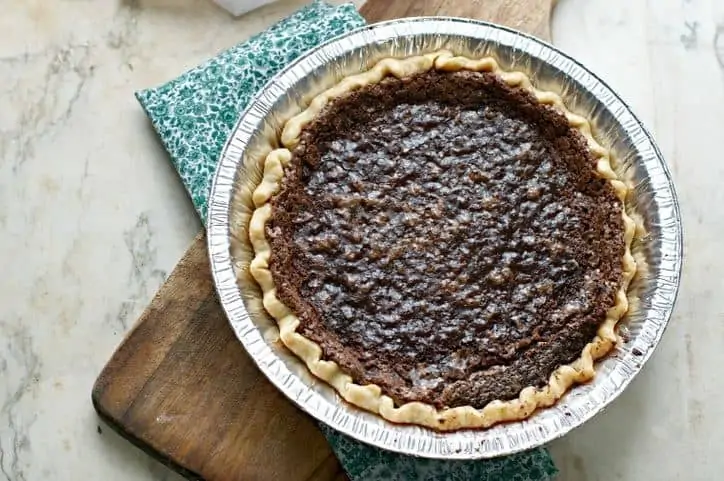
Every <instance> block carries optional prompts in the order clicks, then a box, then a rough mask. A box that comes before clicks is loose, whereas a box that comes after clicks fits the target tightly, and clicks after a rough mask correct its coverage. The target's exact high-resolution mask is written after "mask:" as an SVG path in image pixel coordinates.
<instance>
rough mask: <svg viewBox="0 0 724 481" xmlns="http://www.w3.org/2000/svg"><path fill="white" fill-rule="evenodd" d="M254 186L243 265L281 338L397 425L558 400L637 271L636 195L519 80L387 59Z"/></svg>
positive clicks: (285, 138)
mask: <svg viewBox="0 0 724 481" xmlns="http://www.w3.org/2000/svg"><path fill="white" fill-rule="evenodd" d="M281 143H282V145H283V146H284V148H280V149H276V150H274V151H272V152H271V153H270V154H269V155H268V156H267V157H266V159H265V160H264V162H263V166H264V173H263V178H262V180H261V183H260V184H259V185H258V187H257V188H256V190H255V191H254V192H253V196H252V200H253V204H254V208H255V210H254V211H253V214H252V217H251V221H250V224H249V238H250V241H251V244H252V247H253V250H254V259H253V260H252V262H251V264H250V271H251V274H252V276H253V277H254V279H255V280H256V282H257V283H258V284H259V286H260V287H261V290H262V292H263V303H264V307H265V309H266V310H267V311H268V313H269V314H270V315H271V316H272V317H273V318H274V319H275V320H276V322H277V323H278V325H279V329H280V338H281V340H282V342H283V343H284V344H285V345H286V347H288V348H289V349H290V350H291V351H292V352H294V353H295V354H296V355H297V356H298V357H299V358H301V359H302V360H303V361H304V362H305V363H306V365H307V367H308V368H309V370H310V371H311V372H312V373H313V374H314V375H315V376H316V377H318V378H321V379H323V380H324V381H326V382H327V383H329V384H331V385H332V386H333V387H334V388H335V389H336V390H337V392H338V393H339V394H340V395H341V396H342V397H343V398H344V399H345V400H346V401H347V402H349V403H352V404H354V405H356V406H359V407H361V408H363V409H366V410H368V411H371V412H374V413H377V414H379V415H380V416H382V417H384V418H385V419H387V420H389V421H392V422H395V423H409V424H417V425H422V426H426V427H429V428H433V429H436V430H442V431H444V430H456V429H465V428H486V427H489V426H492V425H493V424H495V423H498V422H503V421H514V420H520V419H524V418H526V417H528V416H530V415H531V414H532V413H533V412H534V411H535V410H536V409H538V408H541V407H546V406H551V405H553V404H554V403H555V402H556V401H557V400H558V399H559V398H560V397H561V396H562V395H563V394H564V393H565V392H566V390H567V389H568V388H570V387H571V386H572V385H574V384H575V383H580V382H585V381H587V380H590V379H591V378H592V377H593V376H594V361H595V360H596V359H598V358H600V357H602V356H604V355H605V354H606V353H607V352H609V351H610V350H611V349H612V348H613V346H614V345H615V343H616V339H617V337H616V334H615V326H616V323H617V322H618V321H619V319H620V318H621V317H622V316H623V314H624V313H625V312H626V310H627V309H628V300H627V296H626V292H627V289H628V286H629V283H630V281H631V279H632V277H633V275H634V273H635V271H636V263H635V262H634V259H633V257H632V256H631V252H630V245H631V240H632V237H633V234H634V230H635V225H634V222H633V221H632V220H631V219H630V218H629V217H628V216H627V214H626V210H625V208H624V199H625V197H626V194H627V187H626V184H625V183H624V182H623V181H622V180H620V179H619V178H618V177H617V174H616V173H615V172H614V171H613V169H612V168H611V163H610V156H609V152H608V151H607V149H605V148H604V147H602V146H601V145H599V144H598V143H597V142H596V141H595V140H594V138H593V137H592V135H591V127H590V124H589V122H588V121H587V120H586V119H585V118H583V117H580V116H578V115H575V114H573V113H571V112H570V111H568V110H567V109H566V107H565V106H564V105H563V103H562V101H561V98H560V97H559V96H558V95H557V94H555V93H552V92H546V91H541V90H538V89H536V88H535V87H533V86H532V85H531V82H530V79H529V78H528V77H527V76H526V75H525V74H523V73H521V72H512V71H504V70H502V69H501V68H500V67H499V66H498V64H497V63H496V61H495V60H494V59H492V58H483V59H478V60H473V59H469V58H466V57H458V56H453V55H452V54H451V53H449V52H436V53H433V54H428V55H424V56H417V57H409V58H406V59H401V60H400V59H385V60H382V61H380V62H379V63H377V64H376V65H375V66H374V67H373V68H372V69H370V70H368V71H366V72H363V73H360V74H358V75H354V76H350V77H347V78H345V79H344V80H342V81H341V82H340V83H338V84H337V85H335V86H334V87H332V88H330V89H329V90H327V91H325V92H323V93H321V94H320V95H318V96H317V97H315V98H314V99H313V100H312V102H311V104H310V105H309V107H308V108H307V109H306V110H304V111H303V112H301V113H300V114H298V115H297V116H295V117H293V118H292V119H291V120H289V121H288V122H287V123H286V124H285V126H284V129H283V132H282V134H281Z"/></svg>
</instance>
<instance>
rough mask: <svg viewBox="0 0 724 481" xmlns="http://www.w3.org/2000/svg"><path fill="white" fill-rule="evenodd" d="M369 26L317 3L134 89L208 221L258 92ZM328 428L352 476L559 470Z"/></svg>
mask: <svg viewBox="0 0 724 481" xmlns="http://www.w3.org/2000/svg"><path fill="white" fill-rule="evenodd" d="M364 23H365V22H364V19H363V18H362V17H360V15H359V14H358V13H357V11H356V10H355V9H354V7H353V6H352V5H342V6H338V7H335V6H330V5H328V4H326V3H323V2H321V1H316V2H314V3H312V4H311V5H309V6H307V7H305V8H303V9H301V10H299V11H297V12H296V13H294V14H293V15H291V16H290V17H288V18H286V19H284V20H282V21H280V22H279V23H277V24H276V25H274V26H272V27H271V28H269V29H268V30H266V31H264V32H262V33H260V34H258V35H256V36H254V37H252V38H251V39H249V40H247V41H246V42H244V43H241V44H239V45H236V46H235V47H232V48H230V49H229V50H227V51H225V52H222V53H221V54H219V55H218V56H217V57H215V58H213V59H211V60H209V61H207V62H206V63H204V64H203V65H200V66H198V67H196V68H194V69H192V70H190V71H188V72H186V73H185V74H183V75H181V76H180V77H178V78H177V79H175V80H172V81H170V82H168V83H166V84H164V85H161V86H159V87H156V88H151V89H147V90H142V91H140V92H137V93H136V98H137V99H138V101H139V102H140V103H141V105H142V106H143V108H144V109H145V111H146V113H147V115H148V117H149V118H150V119H151V123H152V124H153V127H154V129H155V130H156V132H157V133H158V135H159V137H160V138H161V141H162V143H163V145H164V146H165V147H166V150H167V151H168V153H169V154H170V158H171V162H172V163H173V165H174V166H175V167H176V170H178V173H179V176H180V177H181V180H182V181H183V183H184V185H185V186H186V189H187V190H188V193H189V195H190V196H191V199H192V201H193V204H194V206H195V207H196V210H197V211H198V213H199V216H201V219H202V220H203V221H204V223H205V222H206V212H207V202H208V195H209V187H210V184H211V180H212V177H213V174H214V171H215V169H216V164H217V162H218V159H219V156H220V154H221V150H222V148H223V146H224V143H225V141H226V139H227V137H228V136H229V135H230V133H231V131H232V129H233V127H234V125H235V123H236V121H237V118H238V116H239V114H240V113H241V112H242V111H243V110H244V108H245V107H246V105H247V103H248V102H249V100H250V99H251V98H252V96H253V95H254V94H255V93H256V92H257V91H258V90H259V89H260V88H261V87H262V86H263V85H264V84H265V83H266V81H267V80H268V79H269V78H270V77H272V76H273V75H274V74H275V73H277V72H278V71H279V70H281V69H282V68H283V67H284V66H285V65H287V64H289V63H290V62H291V61H293V60H294V59H296V58H297V57H298V56H300V55H301V54H302V53H304V52H306V51H307V50H309V49H311V48H313V47H314V46H316V45H318V44H320V43H322V42H324V41H326V40H329V39H331V38H334V37H336V36H338V35H340V34H342V33H345V32H347V31H349V30H352V29H355V28H357V27H360V26H362V25H364ZM322 428H323V431H324V433H325V435H326V436H327V438H328V440H329V442H330V444H331V446H332V448H333V450H334V452H335V454H336V455H337V457H338V458H339V460H340V462H341V463H342V466H343V467H344V468H345V470H346V471H347V473H348V474H349V476H350V478H351V479H352V480H353V481H383V480H384V481H414V480H421V481H438V480H440V481H443V480H444V481H473V480H475V481H547V480H550V479H552V478H553V476H554V475H555V474H556V472H557V470H556V468H555V466H554V464H553V461H552V460H551V458H550V456H549V455H548V452H547V451H546V450H545V449H543V448H541V449H534V450H532V451H528V452H525V453H521V454H517V455H513V456H508V457H504V458H497V459H492V460H483V461H436V460H428V459H420V458H414V457H410V456H403V455H399V454H395V453H390V452H387V451H384V450H381V449H377V448H374V447H372V446H368V445H366V444H362V443H359V442H357V441H355V440H353V439H350V438H348V437H346V436H344V435H342V434H339V433H337V432H335V431H334V430H332V429H329V428H328V427H325V426H323V427H322Z"/></svg>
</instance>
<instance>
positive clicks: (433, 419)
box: [249, 51, 636, 431]
mask: <svg viewBox="0 0 724 481" xmlns="http://www.w3.org/2000/svg"><path fill="white" fill-rule="evenodd" d="M433 68H434V69H437V70H441V71H458V70H472V71H482V72H492V73H495V74H496V75H498V76H499V77H500V78H501V79H502V80H503V81H504V82H505V83H506V84H508V85H510V86H516V87H520V88H523V89H525V90H527V91H529V92H530V93H531V94H533V95H534V96H535V98H536V99H537V100H538V102H540V103H541V104H545V105H551V106H553V107H555V108H557V109H558V110H559V111H560V112H561V113H563V114H564V115H565V116H566V118H567V120H568V122H569V124H570V125H571V126H572V127H574V128H576V129H577V130H578V131H579V132H580V133H581V134H582V135H583V136H584V137H585V138H586V139H587V141H588V145H589V148H590V149H591V152H592V154H593V155H594V156H595V157H596V158H598V162H597V169H596V170H597V173H598V175H600V176H601V177H602V178H605V179H607V180H609V182H610V183H611V186H612V187H613V188H614V190H615V192H616V194H617V196H618V198H619V199H620V200H621V202H622V205H623V203H624V200H625V198H626V195H627V193H628V188H627V186H626V184H625V183H624V182H623V181H622V180H621V179H619V177H618V176H617V174H616V173H615V172H614V170H613V169H612V168H611V159H610V155H609V152H608V150H607V149H605V148H604V147H602V146H601V145H600V144H599V143H598V142H596V140H595V139H594V138H593V136H592V134H591V126H590V124H589V122H588V120H587V119H585V118H583V117H581V116H579V115H576V114H574V113H572V112H570V111H569V110H568V109H567V108H566V107H565V105H564V104H563V101H562V100H561V98H560V96H559V95H557V94H555V93H553V92H547V91H541V90H538V89H536V88H535V87H533V86H532V85H531V82H530V79H529V78H528V76H527V75H525V74H524V73H522V72H513V71H504V70H502V69H500V67H499V66H498V64H497V62H496V61H495V60H494V59H493V58H490V57H487V58H483V59H478V60H473V59H469V58H467V57H456V56H453V55H452V54H451V53H450V52H447V51H440V52H435V53H432V54H427V55H422V56H416V57H409V58H406V59H401V60H398V59H385V60H382V61H380V62H379V63H377V64H376V65H375V66H374V67H373V68H372V69H370V70H368V71H366V72H363V73H361V74H358V75H354V76H350V77H347V78H345V79H344V80H342V81H341V82H340V83H338V84H337V85H335V86H333V87H332V88H330V89H328V90H326V91H324V92H322V93H321V94H319V95H318V96H316V97H315V98H314V99H313V100H312V102H311V104H310V105H309V107H308V108H307V109H306V110H304V111H303V112H301V113H300V114H298V115H296V116H295V117H293V118H292V119H291V120H289V121H288V122H287V123H286V124H285V126H284V129H283V132H282V135H281V141H282V144H283V145H284V147H285V148H281V149H276V150H273V151H272V152H271V153H269V154H268V155H267V157H266V159H265V161H264V163H263V166H264V169H263V170H264V173H263V178H262V180H261V182H260V184H259V185H258V187H257V188H256V190H255V191H254V193H253V196H252V201H253V204H254V207H255V210H254V212H253V214H252V217H251V221H250V223H249V240H250V242H251V244H252V247H253V249H254V253H255V256H254V259H253V260H252V262H251V264H250V266H249V270H250V272H251V274H252V276H253V277H254V279H255V280H256V282H257V283H258V284H259V286H260V287H261V290H262V292H263V304H264V307H265V309H266V310H267V312H269V314H271V316H272V317H273V318H274V319H275V320H276V321H277V324H278V325H279V331H280V338H281V340H282V342H283V343H284V345H285V346H286V347H287V348H289V349H290V350H291V351H292V352H294V353H295V354H296V355H297V356H298V357H299V358H301V359H302V360H303V361H304V362H305V363H306V365H307V367H308V368H309V370H310V371H311V372H312V373H313V374H314V375H315V376H317V377H318V378H321V379H323V380H325V381H326V382H328V383H329V384H331V385H332V386H333V387H334V388H335V389H336V390H337V392H338V393H339V394H340V395H341V396H342V398H344V399H345V400H346V401H347V402H349V403H352V404H354V405H356V406H359V407H361V408H363V409H366V410H368V411H372V412H374V413H378V414H379V415H380V416H382V417H383V418H385V419H387V420H389V421H392V422H396V423H406V424H418V425H422V426H426V427H430V428H433V429H437V430H441V431H447V430H456V429H466V428H487V427H489V426H492V425H493V424H496V423H499V422H503V421H515V420H521V419H525V418H526V417H528V416H530V415H531V414H532V413H533V412H534V411H535V410H536V409H538V408H540V407H547V406H551V405H553V404H554V403H555V402H556V401H557V400H558V399H560V397H561V396H562V395H563V394H564V393H565V392H566V391H567V390H568V389H569V388H570V387H571V386H572V385H574V384H576V383H581V382H586V381H588V380H590V379H591V378H593V376H594V374H595V372H594V361H595V360H596V359H599V358H601V357H602V356H604V355H605V354H607V353H608V352H609V351H610V350H611V349H612V348H613V346H614V345H615V344H616V341H617V336H616V333H615V327H616V324H617V323H618V321H619V320H620V319H621V317H622V316H623V315H624V314H625V313H626V311H627V310H628V306H629V301H628V298H627V295H626V293H627V290H628V286H629V283H630V282H631V279H632V278H633V276H634V274H635V273H636V262H635V261H634V258H633V256H632V255H631V241H632V239H633V236H634V233H635V230H636V224H635V223H634V221H633V220H632V219H631V218H630V217H629V216H628V215H627V213H626V209H625V208H622V217H623V226H624V246H625V251H624V256H623V259H622V267H623V268H622V272H623V276H622V282H621V288H620V290H619V292H618V293H617V295H616V301H615V304H614V305H613V306H612V307H611V308H610V309H609V310H608V312H607V315H606V319H605V320H604V322H603V323H602V324H601V326H600V327H599V329H598V333H597V336H596V337H595V338H594V339H593V340H592V341H591V342H590V343H589V344H588V345H587V346H586V347H585V348H584V349H583V351H582V353H581V357H580V358H579V359H577V360H576V361H575V362H573V363H571V364H569V365H564V366H560V367H559V368H558V369H556V370H555V371H554V372H553V374H552V375H551V377H550V379H549V382H548V385H546V386H544V387H542V388H535V387H532V386H530V387H527V388H525V389H523V390H522V391H521V392H520V395H519V396H518V398H517V399H513V400H509V401H493V402H491V403H489V404H487V405H486V406H485V407H483V408H482V409H476V408H473V407H472V406H463V407H455V408H444V409H436V408H435V407H434V406H432V405H429V404H425V403H421V402H410V403H406V404H403V405H401V406H399V407H395V405H394V402H393V400H392V399H391V398H390V397H389V396H386V395H384V394H383V393H382V390H381V388H380V387H379V386H377V385H374V384H372V385H365V386H361V385H358V384H355V383H354V382H353V380H352V378H351V377H350V376H349V375H347V374H345V373H344V372H342V370H341V369H340V368H339V366H338V365H337V364H336V363H334V362H331V361H326V360H324V359H322V354H323V353H322V349H321V347H320V346H319V345H318V344H316V343H314V342H312V341H311V340H309V339H307V338H305V337H304V336H302V335H301V334H299V333H298V332H296V331H297V327H298V326H299V319H298V318H297V317H296V316H295V315H294V313H293V312H292V311H291V310H290V309H289V308H288V307H287V306H285V305H284V304H283V303H282V302H281V301H280V300H279V299H278V298H277V296H276V288H275V285H274V281H273V278H272V274H271V272H270V270H269V258H270V255H271V248H270V245H269V243H268V241H267V239H266V236H265V225H266V222H267V220H268V219H269V218H270V217H271V212H272V208H271V204H270V202H269V201H270V199H271V198H272V196H273V195H274V194H276V192H277V191H278V190H279V188H280V183H281V180H282V177H283V176H284V170H283V169H284V167H285V166H286V165H287V163H288V162H289V161H290V160H291V151H290V149H292V148H294V147H295V146H296V145H297V143H298V141H299V136H300V134H301V131H302V129H303V128H304V127H305V126H306V125H307V124H308V123H309V122H311V121H312V120H313V119H314V118H315V117H316V116H317V115H318V114H319V113H320V112H321V111H322V109H323V108H324V107H325V105H326V104H327V103H328V102H329V101H330V99H333V98H336V97H339V96H341V95H344V94H345V93H347V92H350V91H352V90H355V89H357V88H360V87H362V86H364V85H368V84H374V83H377V82H379V81H380V80H382V79H383V78H384V77H386V76H389V75H394V76H395V77H398V78H402V77H406V76H409V75H413V74H417V73H422V72H426V71H428V70H430V69H433Z"/></svg>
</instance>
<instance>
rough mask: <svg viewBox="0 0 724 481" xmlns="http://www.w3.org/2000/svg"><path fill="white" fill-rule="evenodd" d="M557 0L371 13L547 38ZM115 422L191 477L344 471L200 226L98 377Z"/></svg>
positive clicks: (382, 6) (284, 476)
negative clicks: (217, 271) (223, 297)
mask: <svg viewBox="0 0 724 481" xmlns="http://www.w3.org/2000/svg"><path fill="white" fill-rule="evenodd" d="M553 2H554V0H417V1H415V0H394V1H393V0H370V1H368V2H367V3H366V4H365V5H364V6H363V7H362V8H361V9H360V12H361V13H362V15H363V16H364V17H365V18H366V19H367V20H368V21H369V22H376V21H380V20H386V19H392V18H399V17H409V16H418V15H453V16H460V17H469V18H478V19H483V20H489V21H492V22H496V23H500V24H503V25H507V26H510V27H513V28H517V29H519V30H523V31H527V32H529V33H532V34H534V35H537V36H538V37H541V38H543V39H546V40H548V39H549V37H550V27H549V20H550V15H551V9H552V7H553ZM92 401H93V405H94V407H95V409H96V411H97V412H98V414H99V415H100V417H101V418H102V419H103V420H104V421H106V422H107V423H108V424H109V425H110V426H111V427H113V428H114V429H115V430H117V431H118V432H119V433H120V434H121V435H123V436H124V437H126V438H127V439H129V440H130V441H131V442H133V443H134V444H136V445H137V446H139V447H140V448H141V449H143V450H144V451H146V452H148V453H149V454H151V455H152V456H154V457H156V458H157V459H159V460H160V461H161V462H163V463H164V464H167V465H169V466H171V467H172V468H174V469H176V470H177V471H179V472H180V473H182V474H183V475H185V476H186V477H188V478H190V479H205V480H209V481H232V480H285V481H342V480H346V479H347V478H346V476H345V474H344V472H343V471H342V469H341V467H340V465H339V463H338V461H337V460H336V458H335V457H334V455H333V454H332V452H331V450H330V448H329V446H328V444H327V443H326V440H325V438H324V436H323V435H322V434H321V432H320V431H319V430H318V428H317V427H316V425H315V423H314V421H312V420H311V419H310V418H309V417H308V416H307V415H305V414H304V413H302V412H301V411H299V410H298V409H297V408H296V407H295V406H294V405H293V404H292V403H291V402H290V401H288V400H287V399H286V398H284V397H283V395H282V394H281V393H279V392H278V391H277V390H276V388H274V387H273V386H272V384H271V383H269V382H268V381H267V379H266V378H265V377H264V376H263V375H262V374H261V373H260V372H259V371H258V370H257V368H256V366H255V365H254V363H253V362H252V360H251V359H250V358H249V357H248V355H247V354H246V352H245V351H244V350H243V348H242V346H241V344H240V343H239V342H238V341H237V339H236V337H235V336H234V334H233V332H232V331H231V329H230V327H229V326H228V323H227V320H226V318H225V315H224V313H223V311H222V309H221V306H220V305H219V301H218V298H217V296H216V292H215V290H214V287H213V282H212V279H211V273H210V267H209V261H208V256H207V252H206V238H205V236H204V234H203V233H200V234H199V235H198V236H197V237H196V239H195V240H194V242H193V244H192V245H191V247H190V248H189V250H188V251H187V252H186V254H185V255H184V257H183V258H182V259H181V261H180V262H179V264H178V265H177V266H176V268H175V269H174V271H173V273H172V274H171V275H170V276H169V278H168V280H167V281H166V283H165V284H164V285H163V287H162V288H161V289H160V290H159V292H158V293H157V294H156V296H155V297H154V299H153V301H152V302H151V304H150V306H149V307H148V308H147V309H146V311H145V312H144V313H143V315H142V316H141V317H140V318H139V320H138V322H137V323H136V325H135V327H134V328H133V329H132V331H131V332H130V333H129V334H128V336H127V337H126V338H125V340H124V341H123V343H122V344H121V346H120V347H119V348H118V350H117V351H116V352H115V354H114V355H113V357H112V358H111V360H110V361H109V362H108V364H107V365H106V366H105V368H104V369H103V371H102V372H101V374H100V376H99V377H98V379H97V380H96V383H95V385H94V387H93V392H92Z"/></svg>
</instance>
